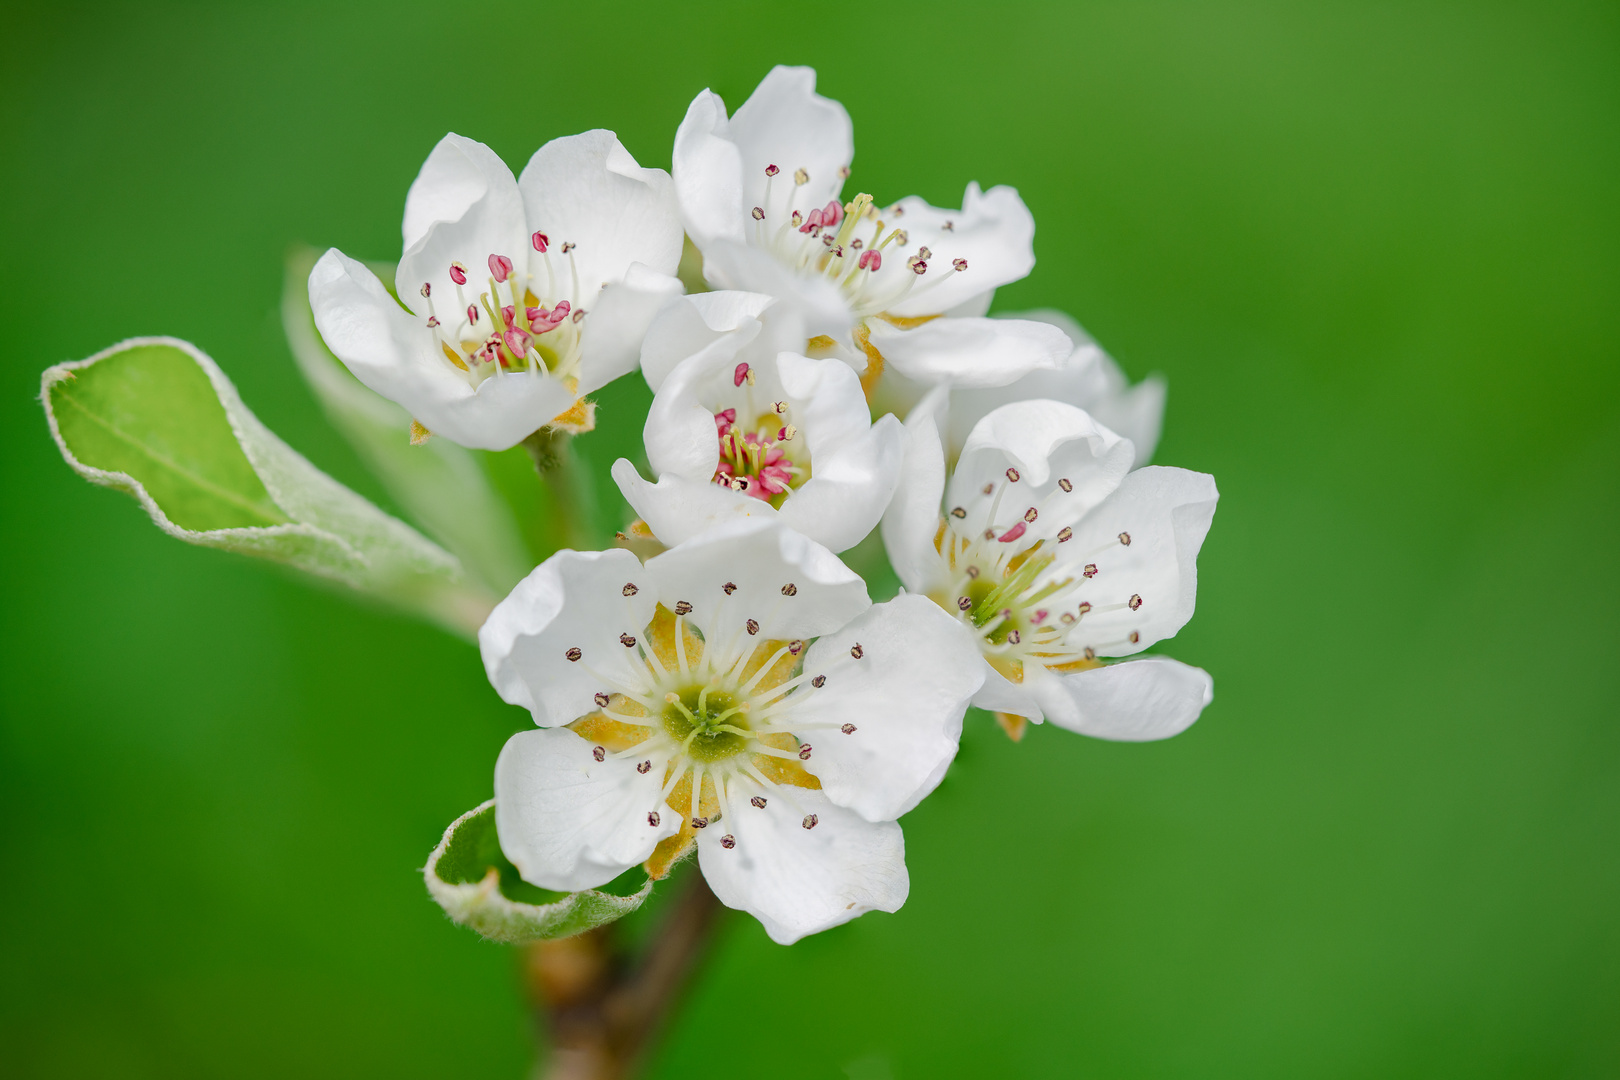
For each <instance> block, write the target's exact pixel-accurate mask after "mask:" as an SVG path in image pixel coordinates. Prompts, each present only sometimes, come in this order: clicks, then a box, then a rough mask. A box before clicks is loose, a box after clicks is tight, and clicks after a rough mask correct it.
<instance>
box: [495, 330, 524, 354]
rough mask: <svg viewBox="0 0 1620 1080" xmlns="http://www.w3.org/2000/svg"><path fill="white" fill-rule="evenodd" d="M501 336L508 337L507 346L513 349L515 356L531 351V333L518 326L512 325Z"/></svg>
mask: <svg viewBox="0 0 1620 1080" xmlns="http://www.w3.org/2000/svg"><path fill="white" fill-rule="evenodd" d="M501 337H503V338H505V339H506V347H507V348H508V349H511V350H512V355H513V356H522V355H523V354H524V353H526V352H528V351H529V335H528V334H525V333H524V332H523V331H521V330H519V329H518V328H517V327H515V326H514V327H512V328H511V329H510V330H508V331H507V332H506V333H504V334H502V335H501Z"/></svg>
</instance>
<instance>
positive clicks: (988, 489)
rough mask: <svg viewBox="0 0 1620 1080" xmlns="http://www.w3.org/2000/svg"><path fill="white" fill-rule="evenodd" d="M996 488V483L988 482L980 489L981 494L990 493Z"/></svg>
mask: <svg viewBox="0 0 1620 1080" xmlns="http://www.w3.org/2000/svg"><path fill="white" fill-rule="evenodd" d="M995 490H996V485H994V484H986V485H984V487H982V488H980V489H979V494H981V495H988V494H990V493H991V492H992V491H995Z"/></svg>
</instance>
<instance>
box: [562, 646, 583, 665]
mask: <svg viewBox="0 0 1620 1080" xmlns="http://www.w3.org/2000/svg"><path fill="white" fill-rule="evenodd" d="M563 655H564V656H566V657H568V659H569V660H570V661H575V662H577V661H578V660H579V658H580V657H581V656H584V655H585V654H584V653H582V652H580V651H579V650H578V649H569V650H568V651H567V652H565V653H563Z"/></svg>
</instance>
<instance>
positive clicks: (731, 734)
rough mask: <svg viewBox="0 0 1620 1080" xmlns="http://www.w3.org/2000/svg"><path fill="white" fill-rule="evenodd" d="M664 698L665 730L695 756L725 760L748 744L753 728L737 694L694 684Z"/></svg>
mask: <svg viewBox="0 0 1620 1080" xmlns="http://www.w3.org/2000/svg"><path fill="white" fill-rule="evenodd" d="M664 698H665V701H666V702H667V703H668V704H666V705H665V707H664V714H663V720H664V732H665V733H666V734H667V735H669V737H670V738H672V739H674V740H676V741H677V742H679V743H681V744H682V745H683V746H685V747H686V753H687V755H688V756H689V757H691V758H692V760H694V761H703V762H716V761H724V760H725V759H727V758H730V757H736V756H737V755H738V754H740V753H742V752H743V751H744V750H746V749H747V748H748V743H749V742H750V741H751V740H750V736H751V734H752V732H751V731H750V730H749V727H748V717H747V716H746V715H744V713H743V711H742V708H741V705H740V704H739V703H738V701H737V698H736V696H735V695H734V694H730V693H727V692H726V691H724V690H716V689H714V688H713V687H712V686H709V685H702V686H698V685H693V686H688V687H687V688H686V689H684V690H679V691H676V690H671V691H670V692H669V693H667V694H666V695H665V696H664Z"/></svg>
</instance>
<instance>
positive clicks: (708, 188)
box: [671, 90, 744, 249]
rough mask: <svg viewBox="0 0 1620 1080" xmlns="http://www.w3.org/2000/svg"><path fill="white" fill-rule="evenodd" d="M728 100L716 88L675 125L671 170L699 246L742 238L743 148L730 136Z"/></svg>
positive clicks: (684, 215) (683, 213)
mask: <svg viewBox="0 0 1620 1080" xmlns="http://www.w3.org/2000/svg"><path fill="white" fill-rule="evenodd" d="M729 126H730V125H729V123H728V122H727V120H726V103H725V102H724V101H722V100H720V95H719V94H716V93H715V92H714V91H713V90H705V91H703V92H702V93H701V94H699V95H698V96H697V97H695V98H693V99H692V104H690V105H688V106H687V108H686V115H685V116H684V117H683V118H682V119H681V125H680V127H679V128H677V129H676V131H675V150H674V155H673V162H672V167H671V174H672V175H673V177H674V179H675V193H676V197H677V199H678V200H679V202H680V207H681V220H682V222H683V223H684V224H685V226H686V231H687V232H688V233H689V234H690V235H691V237H692V242H693V243H694V244H696V245H697V246H698V247H699V248H700V249H707V248H708V246H709V245H710V244H712V243H714V242H715V241H718V240H729V241H732V242H734V243H739V244H740V243H742V241H743V221H744V218H743V202H742V200H743V197H742V187H743V176H742V173H743V166H742V152H741V151H740V150H739V149H738V148H737V144H736V143H734V142H732V141H731V139H730V138H729V137H728V129H729Z"/></svg>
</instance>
